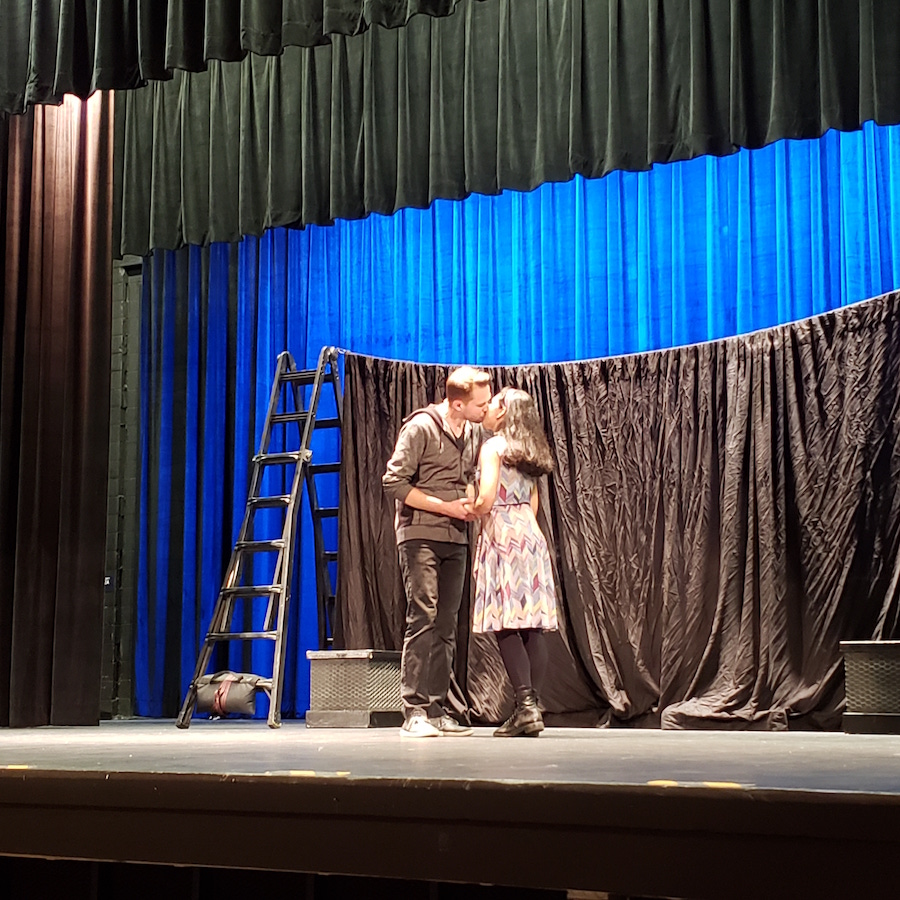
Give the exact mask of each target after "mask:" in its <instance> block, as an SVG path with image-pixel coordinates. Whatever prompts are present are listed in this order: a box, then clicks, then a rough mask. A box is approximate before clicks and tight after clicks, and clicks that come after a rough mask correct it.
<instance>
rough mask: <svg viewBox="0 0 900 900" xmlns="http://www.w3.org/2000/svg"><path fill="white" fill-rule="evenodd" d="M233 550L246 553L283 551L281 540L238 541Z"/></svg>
mask: <svg viewBox="0 0 900 900" xmlns="http://www.w3.org/2000/svg"><path fill="white" fill-rule="evenodd" d="M234 549H235V550H245V551H246V552H247V553H272V552H273V551H275V550H284V541H283V540H281V538H276V539H274V540H271V541H238V542H237V543H236V544H235V545H234Z"/></svg>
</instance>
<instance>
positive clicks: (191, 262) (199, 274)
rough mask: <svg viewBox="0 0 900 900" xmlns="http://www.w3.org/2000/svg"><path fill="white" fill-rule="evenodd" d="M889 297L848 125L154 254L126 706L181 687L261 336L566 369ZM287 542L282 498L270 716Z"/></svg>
mask: <svg viewBox="0 0 900 900" xmlns="http://www.w3.org/2000/svg"><path fill="white" fill-rule="evenodd" d="M897 287H900V127H878V126H875V125H872V124H869V125H866V126H865V127H864V128H863V129H862V130H861V131H859V132H853V133H846V134H845V133H837V132H830V133H828V134H826V135H825V136H824V137H822V138H821V139H819V140H816V141H802V142H801V141H796V142H793V141H782V142H779V143H776V144H773V145H771V146H769V147H767V148H764V149H761V150H755V151H741V152H739V153H736V154H735V155H733V156H730V157H727V158H714V157H705V158H701V159H695V160H691V161H688V162H682V163H675V164H671V165H667V166H657V167H655V168H653V169H652V170H650V171H648V172H643V173H619V172H617V173H613V174H610V175H608V176H606V177H604V178H602V179H599V180H592V181H588V180H584V179H581V178H576V179H574V180H573V181H570V182H568V183H565V184H547V185H544V186H542V187H540V188H538V189H537V190H535V191H533V192H531V193H529V194H517V193H509V192H508V193H504V194H501V195H499V196H495V197H485V196H472V197H470V198H469V199H467V200H465V201H463V202H458V203H455V202H450V201H437V202H435V203H434V205H433V206H432V207H431V208H429V209H427V210H404V211H401V212H399V213H397V214H396V215H394V216H392V217H390V218H385V217H381V216H374V215H373V216H370V217H369V218H368V219H365V220H362V221H353V222H346V221H339V222H337V223H335V224H334V225H333V226H331V227H327V228H326V227H310V228H307V229H306V230H304V231H286V230H284V229H278V230H274V231H271V232H269V233H267V234H266V235H264V236H263V237H262V238H259V239H250V238H247V239H245V240H244V241H242V242H241V243H240V244H238V245H213V246H211V247H209V248H206V249H200V248H196V247H192V248H187V249H186V250H184V251H177V252H175V253H170V252H157V253H155V254H154V255H153V256H152V258H151V259H150V260H149V261H148V264H147V265H146V266H145V275H144V310H143V316H144V318H143V322H144V327H143V335H142V358H143V368H142V379H143V381H142V390H141V404H142V407H141V408H142V435H143V464H142V472H143V478H142V496H141V508H142V512H141V571H140V577H139V596H138V629H137V653H136V668H137V671H136V699H137V711H138V713H139V714H141V715H150V716H160V715H174V713H175V712H176V711H177V708H178V704H179V702H180V699H181V697H182V696H183V693H184V690H185V688H186V685H187V682H188V680H189V678H190V675H191V672H192V670H193V667H194V663H195V661H196V657H197V650H198V643H199V641H200V640H201V639H202V637H203V634H204V633H205V630H206V627H207V625H208V622H209V619H210V616H211V613H212V606H213V603H214V601H215V598H216V594H217V591H218V587H219V583H220V580H221V577H222V573H223V571H224V566H225V564H226V562H227V559H228V554H229V552H230V546H231V542H232V541H233V540H234V537H235V535H236V533H237V529H238V527H239V525H240V521H241V518H242V515H243V511H244V504H245V500H246V486H247V475H248V462H249V457H250V455H251V454H252V452H254V449H255V446H256V444H257V443H258V439H259V434H260V431H261V428H262V420H263V417H264V415H265V406H266V402H267V398H268V392H269V388H270V385H271V378H272V373H273V371H274V366H275V359H276V357H277V355H278V353H279V352H281V351H282V350H283V349H289V350H291V351H292V352H293V353H294V355H295V357H296V358H297V361H298V363H299V364H301V365H308V366H311V365H313V364H314V363H315V360H316V356H317V354H318V351H319V349H320V348H321V347H322V346H323V345H324V344H336V345H338V346H340V347H344V348H346V349H350V350H353V351H355V352H358V353H366V354H372V355H377V356H386V357H392V358H397V359H409V360H416V361H422V362H472V363H480V364H484V365H488V364H507V365H510V364H511V365H515V364H518V363H524V362H535V361H538V362H540V361H557V360H564V359H583V358H590V357H600V356H608V355H618V354H624V353H631V352H635V351H642V350H648V349H659V348H665V347H672V346H677V345H683V344H688V343H694V342H698V341H705V340H710V339H715V338H719V337H723V336H727V335H733V334H740V333H746V332H749V331H753V330H756V329H760V328H765V327H767V326H770V325H775V324H780V323H784V322H788V321H792V320H796V319H800V318H804V317H806V316H810V315H814V314H816V313H819V312H823V311H825V310H829V309H833V308H835V307H838V306H841V305H844V304H847V303H852V302H855V301H857V300H862V299H865V298H867V297H871V296H875V295H878V294H881V293H884V292H886V291H889V290H892V289H895V288H897ZM333 450H334V448H333V447H325V448H323V449H322V453H323V454H328V453H331V452H333ZM328 499H329V498H328V497H327V496H326V500H328ZM330 499H332V500H336V490H335V493H334V497H333V498H330ZM310 531H311V529H310V527H309V520H308V511H306V510H304V512H303V517H302V520H301V545H302V546H301V553H300V559H299V565H298V566H297V573H296V578H297V581H296V589H295V598H296V600H295V603H294V606H293V608H292V616H291V623H290V633H291V644H290V649H289V658H288V670H287V679H286V690H285V702H284V711H285V715H290V714H292V713H296V714H298V715H302V713H303V711H304V710H305V708H306V705H307V701H308V667H307V664H306V660H305V655H304V651H305V650H306V649H308V648H312V647H314V645H315V641H316V637H315V635H316V602H315V597H316V595H315V582H314V566H313V559H312V549H311V544H312V540H311V534H310ZM230 663H231V664H232V665H233V667H235V668H243V669H244V670H249V671H257V672H260V673H265V671H266V667H267V666H269V665H270V664H271V650H269V653H268V657H266V655H265V653H263V652H262V651H254V652H253V654H252V655H251V656H250V657H249V658H248V657H247V656H246V655H239V651H238V650H237V649H235V650H233V651H232V656H231V659H230ZM250 666H252V668H248V667H250Z"/></svg>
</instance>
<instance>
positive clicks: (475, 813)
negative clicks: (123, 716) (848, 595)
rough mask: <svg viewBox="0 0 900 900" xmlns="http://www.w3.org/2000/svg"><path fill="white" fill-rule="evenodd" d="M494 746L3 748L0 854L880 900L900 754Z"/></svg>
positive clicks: (319, 743) (656, 739)
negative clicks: (872, 897) (863, 897)
mask: <svg viewBox="0 0 900 900" xmlns="http://www.w3.org/2000/svg"><path fill="white" fill-rule="evenodd" d="M491 730H492V729H489V728H479V729H476V732H475V734H474V735H473V736H471V737H467V738H432V739H418V740H415V739H403V738H401V737H400V735H399V731H398V730H397V729H311V728H307V727H306V726H305V725H304V723H303V722H294V721H289V722H285V723H284V725H283V726H282V728H281V729H278V730H272V729H269V728H267V727H266V725H265V723H263V722H256V721H253V722H251V721H234V722H232V721H227V722H226V721H212V722H210V721H205V720H195V721H194V722H193V723H192V725H191V727H190V729H188V730H184V731H181V730H178V729H176V728H175V726H174V724H173V723H171V722H168V721H166V722H161V721H159V720H128V721H113V722H104V723H103V724H101V725H100V726H99V727H97V728H52V727H51V728H39V729H31V730H22V731H16V730H6V731H2V732H0V854H3V855H8V856H30V857H39V858H47V859H69V860H97V861H120V862H124V861H127V862H139V863H157V864H163V865H169V866H172V865H174V866H196V867H215V868H227V869H254V870H270V871H278V872H306V873H332V874H338V875H352V876H377V877H385V878H402V879H413V880H419V881H427V882H464V883H469V884H495V885H510V886H520V887H531V888H545V889H552V890H557V891H566V890H573V889H578V890H589V891H602V892H610V893H615V894H621V895H630V896H670V897H697V898H701V897H729V898H740V897H747V898H750V897H754V898H757V897H763V896H765V897H802V896H810V897H813V896H815V897H826V896H834V897H837V896H841V897H847V896H870V897H871V896H879V895H881V896H888V895H890V896H896V885H894V886H893V888H892V889H891V885H890V884H889V883H888V881H887V879H888V878H893V877H894V875H892V874H891V873H894V872H895V868H896V866H895V861H896V859H897V858H900V736H888V735H849V734H843V733H827V734H823V733H808V732H807V733H759V732H701V731H684V732H662V731H637V730H627V729H548V730H547V731H546V732H544V734H543V735H542V736H541V737H540V738H538V739H533V738H517V739H506V740H503V739H500V738H494V737H492V735H491ZM412 848H418V849H416V850H415V851H414V850H413V849H412Z"/></svg>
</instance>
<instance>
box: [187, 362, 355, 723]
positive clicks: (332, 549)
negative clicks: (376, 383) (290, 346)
mask: <svg viewBox="0 0 900 900" xmlns="http://www.w3.org/2000/svg"><path fill="white" fill-rule="evenodd" d="M337 361H338V351H337V349H336V348H334V347H323V348H322V351H321V353H320V354H319V360H318V364H317V366H316V368H315V369H305V370H300V369H297V366H296V364H295V363H294V359H293V357H292V356H291V354H290V353H289V352H287V351H285V352H283V353H281V354H280V355H279V356H278V361H277V364H276V367H275V377H274V379H273V382H272V391H271V394H270V396H269V406H268V410H267V412H266V418H265V423H264V425H263V431H262V436H261V438H260V442H259V451H258V453H257V454H256V455H255V456H254V457H253V459H252V461H251V472H250V484H249V488H248V492H247V507H246V511H245V513H244V519H243V521H242V523H241V527H240V531H239V532H238V537H237V540H236V541H235V544H234V549H233V550H232V553H231V559H230V561H229V563H228V567H227V569H226V570H225V577H224V579H223V581H222V586H221V588H220V590H219V595H218V598H217V600H216V604H215V607H214V609H213V614H212V619H211V621H210V625H209V631H208V633H207V635H206V637H205V638H204V640H203V644H202V646H201V648H200V654H199V657H198V659H197V665H196V668H195V669H194V674H193V677H192V678H191V681H190V684H189V686H188V690H187V693H186V694H185V697H184V702H183V703H182V706H181V711H180V712H179V714H178V718H177V719H176V722H175V724H176V725H177V726H178V727H179V728H187V727H189V726H190V723H191V716H192V715H193V713H194V709H195V707H196V705H197V688H198V685H199V684H200V681H201V679H202V678H203V676H204V675H205V674H206V670H207V668H208V667H209V664H210V661H211V660H212V657H213V653H214V651H215V649H216V647H217V646H219V645H220V644H223V643H225V642H229V641H257V640H261V641H270V642H272V643H273V645H274V658H273V662H272V676H271V678H264V679H261V680H260V681H259V682H258V683H257V686H258V687H259V688H260V689H261V690H263V691H264V692H265V693H266V695H267V696H268V698H269V715H268V719H267V722H268V725H269V727H270V728H278V727H279V726H280V725H281V696H282V687H283V684H284V662H285V654H286V649H287V641H286V638H287V624H288V611H289V608H290V600H291V578H292V574H293V564H294V558H295V555H296V549H297V548H296V544H297V536H296V531H297V518H298V513H299V509H300V505H301V495H302V491H303V486H304V484H305V485H306V488H307V495H308V498H309V505H310V512H311V515H312V524H313V542H314V549H315V556H316V593H317V609H318V625H319V647H320V649H327V648H329V647H330V646H331V633H332V622H333V619H334V603H335V586H336V568H337V549H336V547H337V528H336V523H337V512H338V508H337V505H334V506H328V507H322V506H320V505H319V502H318V496H319V491H318V490H317V487H316V479H317V477H318V476H321V475H336V474H337V473H339V471H340V462H339V461H337V460H333V461H326V462H317V463H316V464H313V463H312V447H311V444H312V440H313V434H314V432H315V431H318V430H325V429H337V433H338V443H339V439H340V438H339V435H340V429H341V424H342V418H343V416H342V396H341V387H340V377H339V374H338V366H337ZM328 387H330V388H331V390H332V391H333V392H334V412H333V414H332V415H329V416H327V417H326V416H320V415H318V412H319V403H320V400H321V399H322V393H323V388H328ZM278 428H283V429H284V432H283V441H280V442H276V446H278V444H280V445H281V446H282V447H284V448H287V447H289V446H291V445H293V444H296V445H297V448H296V449H292V450H288V449H281V450H273V449H270V447H271V445H272V438H273V433H275V434H276V437H277V431H276V429H278ZM292 437H293V440H291V438H292ZM269 473H271V474H269ZM273 476H274V478H273ZM273 480H274V481H276V483H277V484H278V485H280V490H279V491H278V492H272V491H271V483H272V481H273ZM288 483H289V488H288V489H287V492H286V493H285V487H286V486H287V485H288ZM267 486H268V488H269V489H268V490H267V489H266V488H267ZM334 493H335V495H336V490H335V491H334ZM264 510H266V511H271V510H276V511H280V512H281V513H282V517H281V527H280V530H279V529H274V528H273V529H271V530H272V531H273V532H276V531H280V533H278V535H277V536H276V537H258V536H257V534H258V532H257V515H258V514H263V515H265V514H264V513H263V511H264ZM260 517H261V518H262V516H260ZM331 519H333V520H334V523H335V527H334V528H333V529H332V531H331V533H330V534H329V535H328V536H326V534H325V528H324V527H323V521H327V520H331ZM329 537H330V540H329V539H328V538H329ZM273 556H274V565H273V566H272V567H271V568H272V574H271V575H269V574H268V572H267V574H266V575H265V577H263V578H262V580H261V581H260V575H259V574H258V573H259V570H260V569H261V568H263V567H264V566H263V564H264V563H265V562H270V561H271V560H272V557H273ZM266 568H267V569H268V568H269V567H266ZM263 601H265V603H266V610H265V615H264V616H263V624H262V628H261V629H260V630H251V631H245V630H240V629H237V630H235V628H234V627H233V621H232V620H233V619H234V617H235V616H234V614H235V605H236V603H238V602H239V603H240V604H241V605H242V610H241V612H242V613H243V615H242V616H240V618H243V619H246V618H247V612H248V609H252V607H253V605H254V604H259V603H261V602H263Z"/></svg>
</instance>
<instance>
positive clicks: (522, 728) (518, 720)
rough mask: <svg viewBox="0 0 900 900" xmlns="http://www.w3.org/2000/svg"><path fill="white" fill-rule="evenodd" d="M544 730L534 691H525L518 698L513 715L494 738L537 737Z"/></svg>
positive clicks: (497, 731)
mask: <svg viewBox="0 0 900 900" xmlns="http://www.w3.org/2000/svg"><path fill="white" fill-rule="evenodd" d="M543 730H544V720H543V719H542V718H541V711H540V710H539V709H538V705H537V698H536V697H535V696H534V691H531V690H529V691H523V693H522V696H521V697H516V708H515V709H514V710H513V714H512V715H511V716H510V717H509V718H508V719H507V720H506V721H505V722H504V723H503V724H502V725H501V726H500V727H499V728H498V729H497V730H496V731H495V732H494V737H519V736H520V735H521V736H529V737H530V736H534V737H537V736H538V735H539V734H540V733H541V732H542V731H543Z"/></svg>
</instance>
